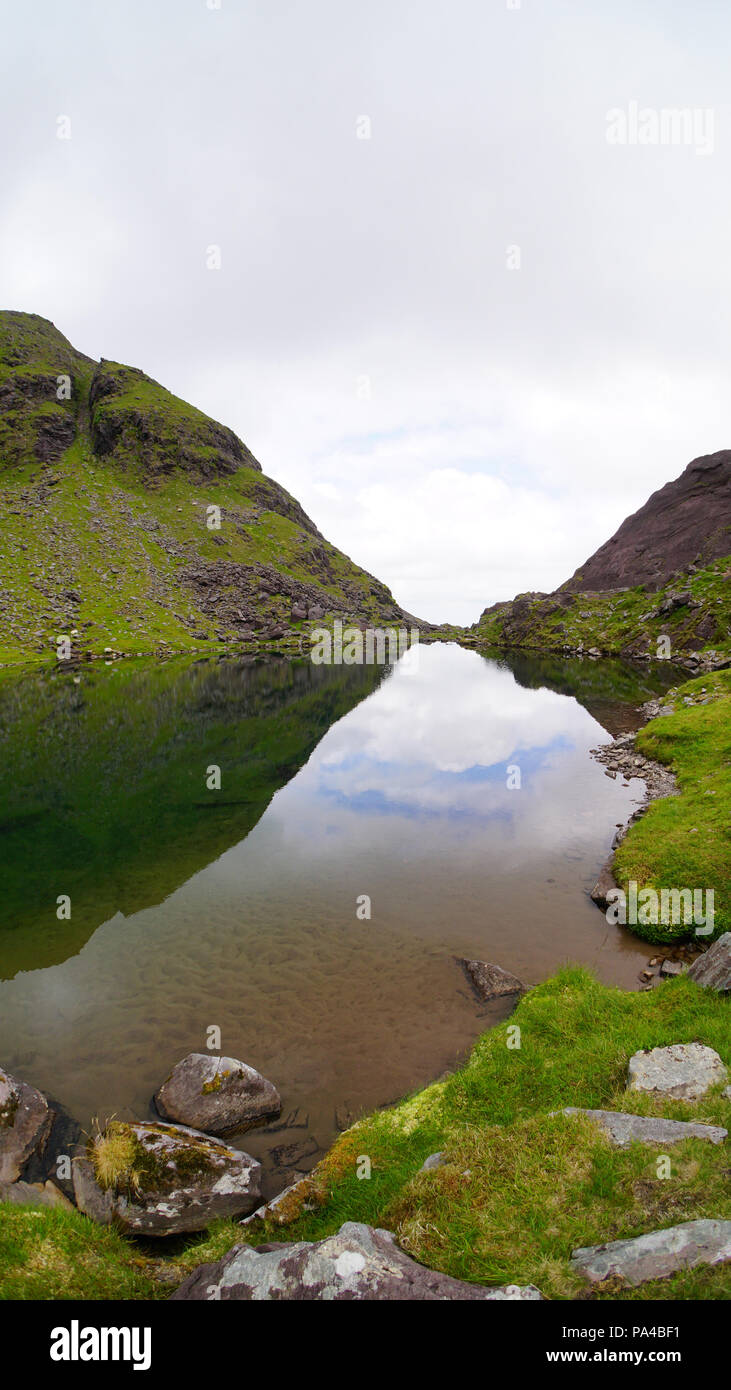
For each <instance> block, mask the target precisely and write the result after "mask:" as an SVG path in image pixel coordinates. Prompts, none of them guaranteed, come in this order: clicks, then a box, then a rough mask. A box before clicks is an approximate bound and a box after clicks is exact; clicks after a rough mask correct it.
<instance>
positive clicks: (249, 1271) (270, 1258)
mask: <svg viewBox="0 0 731 1390" xmlns="http://www.w3.org/2000/svg"><path fill="white" fill-rule="evenodd" d="M172 1297H173V1299H176V1300H180V1301H185V1300H197V1301H207V1300H212V1299H227V1300H228V1299H236V1300H242V1301H246V1302H250V1301H254V1302H260V1301H262V1300H270V1299H276V1300H277V1301H281V1300H293V1301H297V1302H339V1301H348V1302H352V1301H354V1300H355V1301H363V1302H366V1301H367V1302H371V1301H376V1300H379V1301H380V1300H383V1301H384V1302H389V1301H391V1302H395V1301H401V1302H405V1301H410V1302H416V1301H418V1302H433V1301H437V1300H438V1301H441V1302H444V1301H448V1300H449V1301H460V1302H468V1301H470V1302H478V1301H483V1302H485V1301H488V1300H526V1301H535V1300H538V1299H540V1298H541V1297H542V1295H541V1294H540V1293H539V1291H538V1289H536V1288H535V1287H534V1286H533V1285H532V1284H528V1285H526V1286H524V1287H522V1288H521V1287H519V1286H518V1285H517V1284H508V1285H503V1286H502V1287H500V1288H486V1287H485V1286H484V1285H481V1284H465V1283H462V1282H461V1280H459V1279H452V1278H451V1277H450V1276H449V1275H447V1274H440V1273H438V1272H437V1271H436V1270H432V1269H427V1268H426V1267H425V1266H424V1265H420V1264H417V1263H416V1261H415V1260H412V1259H410V1258H409V1256H408V1255H406V1254H405V1253H404V1251H403V1250H400V1249H399V1247H398V1246H397V1245H396V1243H395V1241H394V1238H393V1235H392V1234H391V1232H390V1231H383V1230H379V1229H376V1228H374V1227H373V1226H364V1225H361V1223H360V1222H356V1221H346V1222H345V1224H344V1225H343V1226H341V1227H340V1230H339V1231H338V1233H337V1234H336V1235H334V1236H328V1237H327V1239H325V1240H320V1241H316V1242H315V1243H311V1242H309V1241H300V1242H297V1243H296V1244H291V1245H278V1244H275V1245H262V1246H259V1248H258V1249H253V1248H252V1247H251V1246H247V1245H236V1246H234V1248H233V1250H230V1251H229V1253H228V1254H227V1255H225V1256H224V1258H223V1259H222V1260H219V1261H218V1262H217V1263H216V1264H208V1265H200V1266H199V1268H198V1269H196V1270H194V1271H193V1273H192V1274H191V1275H190V1277H189V1278H188V1279H186V1281H185V1283H184V1284H182V1285H181V1287H180V1288H179V1289H178V1290H177V1291H176V1292H175V1293H174V1294H173V1295H172Z"/></svg>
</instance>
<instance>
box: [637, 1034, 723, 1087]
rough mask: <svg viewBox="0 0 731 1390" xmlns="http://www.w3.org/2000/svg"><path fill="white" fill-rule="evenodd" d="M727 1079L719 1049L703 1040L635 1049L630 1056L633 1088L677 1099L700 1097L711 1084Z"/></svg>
mask: <svg viewBox="0 0 731 1390" xmlns="http://www.w3.org/2000/svg"><path fill="white" fill-rule="evenodd" d="M726 1079H727V1072H726V1068H725V1066H724V1065H723V1062H722V1061H721V1058H720V1057H719V1055H718V1053H717V1052H714V1051H713V1048H712V1047H704V1046H703V1045H702V1043H673V1044H672V1045H671V1046H670V1047H653V1048H652V1049H651V1050H650V1051H647V1052H635V1054H634V1056H633V1057H631V1058H630V1063H629V1076H628V1085H629V1087H630V1089H631V1090H633V1091H653V1092H656V1093H657V1094H659V1095H663V1096H672V1097H673V1099H675V1100H697V1099H698V1098H699V1096H703V1095H705V1093H706V1091H708V1090H710V1088H711V1086H715V1085H717V1083H718V1082H720V1081H725V1080H726Z"/></svg>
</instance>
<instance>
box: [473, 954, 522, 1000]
mask: <svg viewBox="0 0 731 1390" xmlns="http://www.w3.org/2000/svg"><path fill="white" fill-rule="evenodd" d="M459 964H460V965H461V966H462V969H463V970H464V972H465V975H466V976H467V979H468V980H469V982H470V984H471V985H472V988H473V989H474V991H475V994H476V995H477V997H478V999H481V1000H482V1002H483V1003H487V1001H488V1000H490V999H500V998H502V996H503V995H508V994H523V993H524V991H525V985H524V984H523V982H522V981H521V980H519V979H518V977H517V975H511V973H510V971H509V970H503V969H502V967H501V966H499V965H490V964H489V962H488V961H484V960H466V959H462V958H459Z"/></svg>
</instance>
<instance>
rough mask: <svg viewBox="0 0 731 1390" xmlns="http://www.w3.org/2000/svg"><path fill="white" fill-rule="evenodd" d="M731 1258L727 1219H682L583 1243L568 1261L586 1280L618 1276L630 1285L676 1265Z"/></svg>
mask: <svg viewBox="0 0 731 1390" xmlns="http://www.w3.org/2000/svg"><path fill="white" fill-rule="evenodd" d="M728 1260H731V1221H709V1220H702V1221H684V1222H683V1223H682V1225H680V1226H668V1227H667V1228H666V1229H665V1230H664V1231H650V1232H649V1234H648V1235H645V1236H635V1237H634V1239H632V1240H612V1241H609V1242H608V1243H607V1244H606V1245H586V1246H582V1248H581V1249H579V1250H574V1252H573V1254H572V1256H571V1264H572V1267H573V1269H574V1270H575V1271H576V1272H577V1274H581V1275H582V1276H583V1278H584V1279H586V1280H587V1281H588V1282H589V1283H590V1284H599V1283H601V1281H602V1280H603V1279H612V1278H614V1279H621V1280H622V1282H623V1283H625V1284H631V1285H632V1286H633V1287H634V1286H635V1285H637V1284H644V1283H645V1282H646V1281H647V1280H648V1279H666V1278H667V1277H668V1275H670V1274H675V1273H676V1272H677V1271H678V1270H679V1269H693V1268H694V1267H695V1266H696V1265H702V1264H707V1265H717V1264H724V1263H725V1262H726V1261H728Z"/></svg>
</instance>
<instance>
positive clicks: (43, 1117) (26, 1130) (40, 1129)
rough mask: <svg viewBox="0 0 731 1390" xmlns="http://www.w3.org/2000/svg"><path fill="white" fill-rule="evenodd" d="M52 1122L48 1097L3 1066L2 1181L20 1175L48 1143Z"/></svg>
mask: <svg viewBox="0 0 731 1390" xmlns="http://www.w3.org/2000/svg"><path fill="white" fill-rule="evenodd" d="M52 1121H53V1115H52V1113H51V1111H50V1109H49V1107H48V1101H47V1100H46V1098H45V1096H43V1095H41V1092H40V1091H37V1090H36V1089H35V1087H34V1086H29V1085H27V1083H26V1082H25V1081H20V1080H18V1078H17V1077H15V1076H11V1075H10V1073H9V1072H7V1071H4V1070H3V1068H2V1067H0V1182H8V1183H12V1182H15V1181H16V1179H18V1178H19V1177H20V1175H21V1173H22V1171H23V1169H24V1168H25V1166H26V1164H27V1163H28V1161H29V1160H30V1159H31V1158H32V1157H33V1155H34V1154H35V1153H37V1152H38V1151H39V1150H40V1149H42V1148H43V1146H44V1145H45V1142H46V1140H47V1138H48V1135H49V1133H50V1130H51V1124H52Z"/></svg>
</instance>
